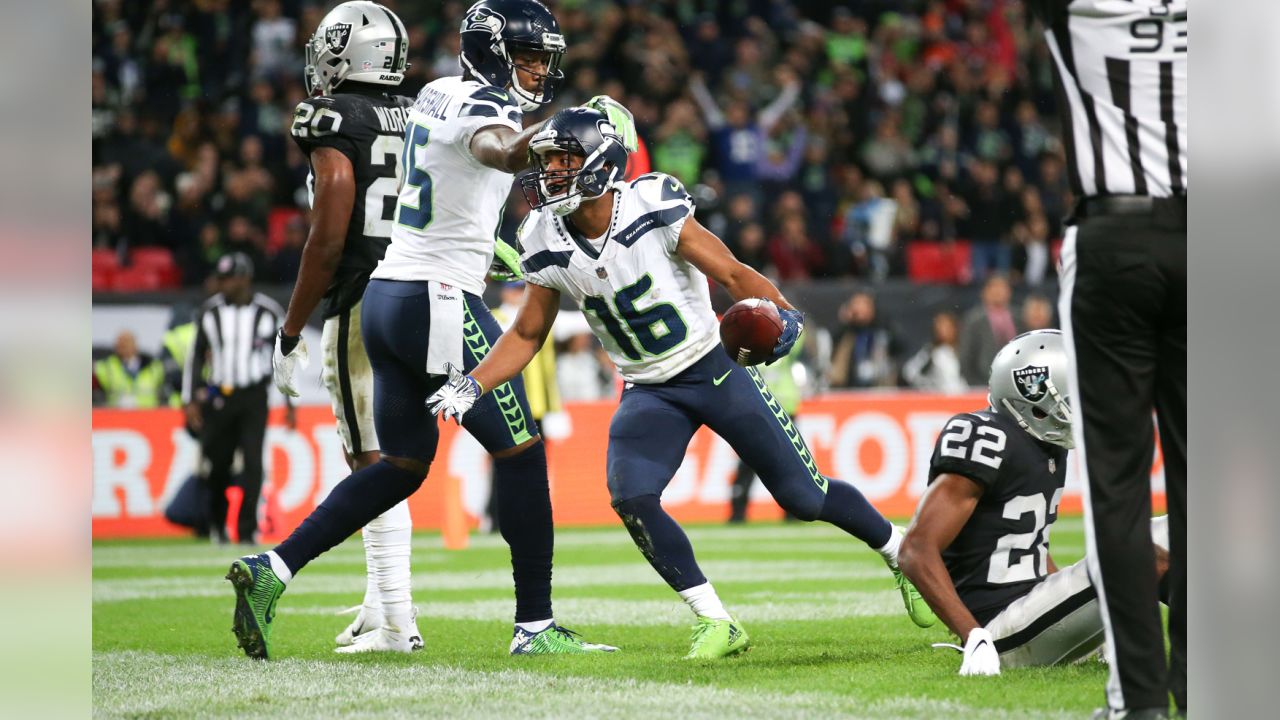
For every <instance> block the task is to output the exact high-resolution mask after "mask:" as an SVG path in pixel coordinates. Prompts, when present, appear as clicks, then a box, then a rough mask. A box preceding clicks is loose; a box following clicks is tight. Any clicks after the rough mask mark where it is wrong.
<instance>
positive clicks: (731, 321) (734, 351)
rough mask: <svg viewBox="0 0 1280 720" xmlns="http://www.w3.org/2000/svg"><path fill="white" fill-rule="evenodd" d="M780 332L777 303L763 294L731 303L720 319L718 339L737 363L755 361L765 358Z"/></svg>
mask: <svg viewBox="0 0 1280 720" xmlns="http://www.w3.org/2000/svg"><path fill="white" fill-rule="evenodd" d="M781 335H782V318H781V317H779V315H778V306H776V305H774V304H773V302H772V301H770V300H765V299H764V298H748V299H746V300H741V301H739V302H737V303H734V305H733V307H731V308H729V311H728V312H726V313H725V314H724V317H723V318H721V319H720V342H722V343H724V349H725V352H727V353H729V357H731V358H733V361H734V362H736V363H738V364H739V365H759V364H760V363H762V362H764V361H765V360H768V359H769V357H770V356H772V355H773V349H774V347H776V346H777V345H778V338H779V337H780V336H781Z"/></svg>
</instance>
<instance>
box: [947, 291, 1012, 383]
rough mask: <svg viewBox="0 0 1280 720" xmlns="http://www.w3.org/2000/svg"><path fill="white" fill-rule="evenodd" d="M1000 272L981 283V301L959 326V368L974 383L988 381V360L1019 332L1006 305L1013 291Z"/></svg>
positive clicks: (989, 365) (989, 370) (968, 380)
mask: <svg viewBox="0 0 1280 720" xmlns="http://www.w3.org/2000/svg"><path fill="white" fill-rule="evenodd" d="M1012 292H1013V291H1012V289H1011V288H1010V287H1009V281H1008V280H1006V279H1005V277H1004V276H1003V275H991V276H990V277H988V278H987V281H986V282H985V283H984V284H983V286H982V301H981V303H979V305H978V306H977V307H975V308H973V309H972V310H970V311H969V312H968V313H967V314H965V316H964V321H963V323H962V324H961V328H960V341H959V352H960V372H961V374H963V375H964V379H965V382H967V383H969V385H970V386H973V387H981V386H985V385H986V384H987V381H988V380H990V376H991V361H992V360H994V359H995V357H996V353H997V352H999V351H1000V348H1002V347H1004V346H1005V344H1006V343H1008V342H1009V341H1010V340H1012V339H1013V338H1014V337H1016V336H1017V335H1018V333H1020V332H1022V331H1021V330H1020V329H1019V327H1018V325H1017V323H1016V322H1015V321H1014V317H1013V312H1012V311H1011V310H1010V309H1009V300H1010V297H1011V295H1012Z"/></svg>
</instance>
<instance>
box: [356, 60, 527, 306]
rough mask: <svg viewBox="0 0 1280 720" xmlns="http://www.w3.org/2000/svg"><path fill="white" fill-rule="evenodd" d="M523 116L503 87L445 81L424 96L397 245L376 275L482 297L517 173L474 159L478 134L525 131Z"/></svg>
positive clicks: (408, 131) (409, 135)
mask: <svg viewBox="0 0 1280 720" xmlns="http://www.w3.org/2000/svg"><path fill="white" fill-rule="evenodd" d="M523 119H524V118H523V114H522V113H521V112H520V107H519V106H518V105H517V104H516V101H515V99H514V98H512V97H511V94H510V93H509V92H508V91H506V90H503V89H502V88H497V87H493V86H492V85H484V84H482V83H479V82H477V81H475V80H464V79H463V78H461V77H447V78H440V79H438V80H434V81H432V82H430V83H428V84H427V85H426V86H425V87H423V88H422V91H421V92H419V93H418V97H417V98H416V99H415V100H414V102H413V107H412V108H410V110H409V118H408V125H407V127H406V128H405V133H404V156H403V158H402V159H401V160H402V165H403V166H404V180H403V183H402V184H401V186H400V199H399V204H398V206H397V208H396V216H395V224H394V225H393V226H392V229H391V245H390V246H388V247H387V254H386V257H384V258H383V259H382V262H381V263H379V264H378V268H377V269H376V270H374V272H373V277H375V278H378V279H382V280H435V281H437V282H441V283H445V284H447V285H453V286H455V287H459V288H462V289H463V290H465V291H466V292H469V293H472V294H475V295H480V294H481V293H483V292H484V283H485V277H486V275H487V274H488V271H489V265H490V264H491V263H492V262H493V243H494V238H495V237H497V234H498V226H499V224H500V223H501V222H502V207H503V205H504V204H505V203H506V200H507V195H508V193H510V191H511V179H512V177H513V176H512V175H511V173H507V172H503V171H501V170H495V169H493V168H490V167H486V166H485V165H482V164H481V163H480V161H479V160H477V159H476V158H475V156H474V155H472V154H471V138H472V137H473V136H474V135H475V134H476V131H477V130H480V129H482V128H486V127H491V126H502V127H507V128H510V129H512V130H514V131H516V132H519V131H520V130H521V129H522V125H521V123H522V122H523Z"/></svg>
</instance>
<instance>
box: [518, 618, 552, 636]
mask: <svg viewBox="0 0 1280 720" xmlns="http://www.w3.org/2000/svg"><path fill="white" fill-rule="evenodd" d="M555 622H556V621H555V618H547V619H546V620H535V621H533V622H523V623H516V627H518V628H520V629H521V630H524V631H525V632H527V633H540V632H542V631H543V630H546V629H547V628H549V627H551V626H552V625H554V624H555Z"/></svg>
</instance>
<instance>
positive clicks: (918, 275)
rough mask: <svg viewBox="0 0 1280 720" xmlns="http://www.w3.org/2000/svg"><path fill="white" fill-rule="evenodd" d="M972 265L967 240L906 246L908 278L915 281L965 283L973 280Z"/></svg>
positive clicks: (918, 241)
mask: <svg viewBox="0 0 1280 720" xmlns="http://www.w3.org/2000/svg"><path fill="white" fill-rule="evenodd" d="M970 262H971V258H970V248H969V243H968V241H966V240H956V241H955V242H952V243H941V242H932V241H927V240H917V241H914V242H909V243H907V275H908V276H909V277H910V278H911V279H912V280H913V281H915V282H932V283H949V284H953V285H955V284H965V283H967V282H969V279H970V277H972V272H973V271H972V265H971V264H970Z"/></svg>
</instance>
